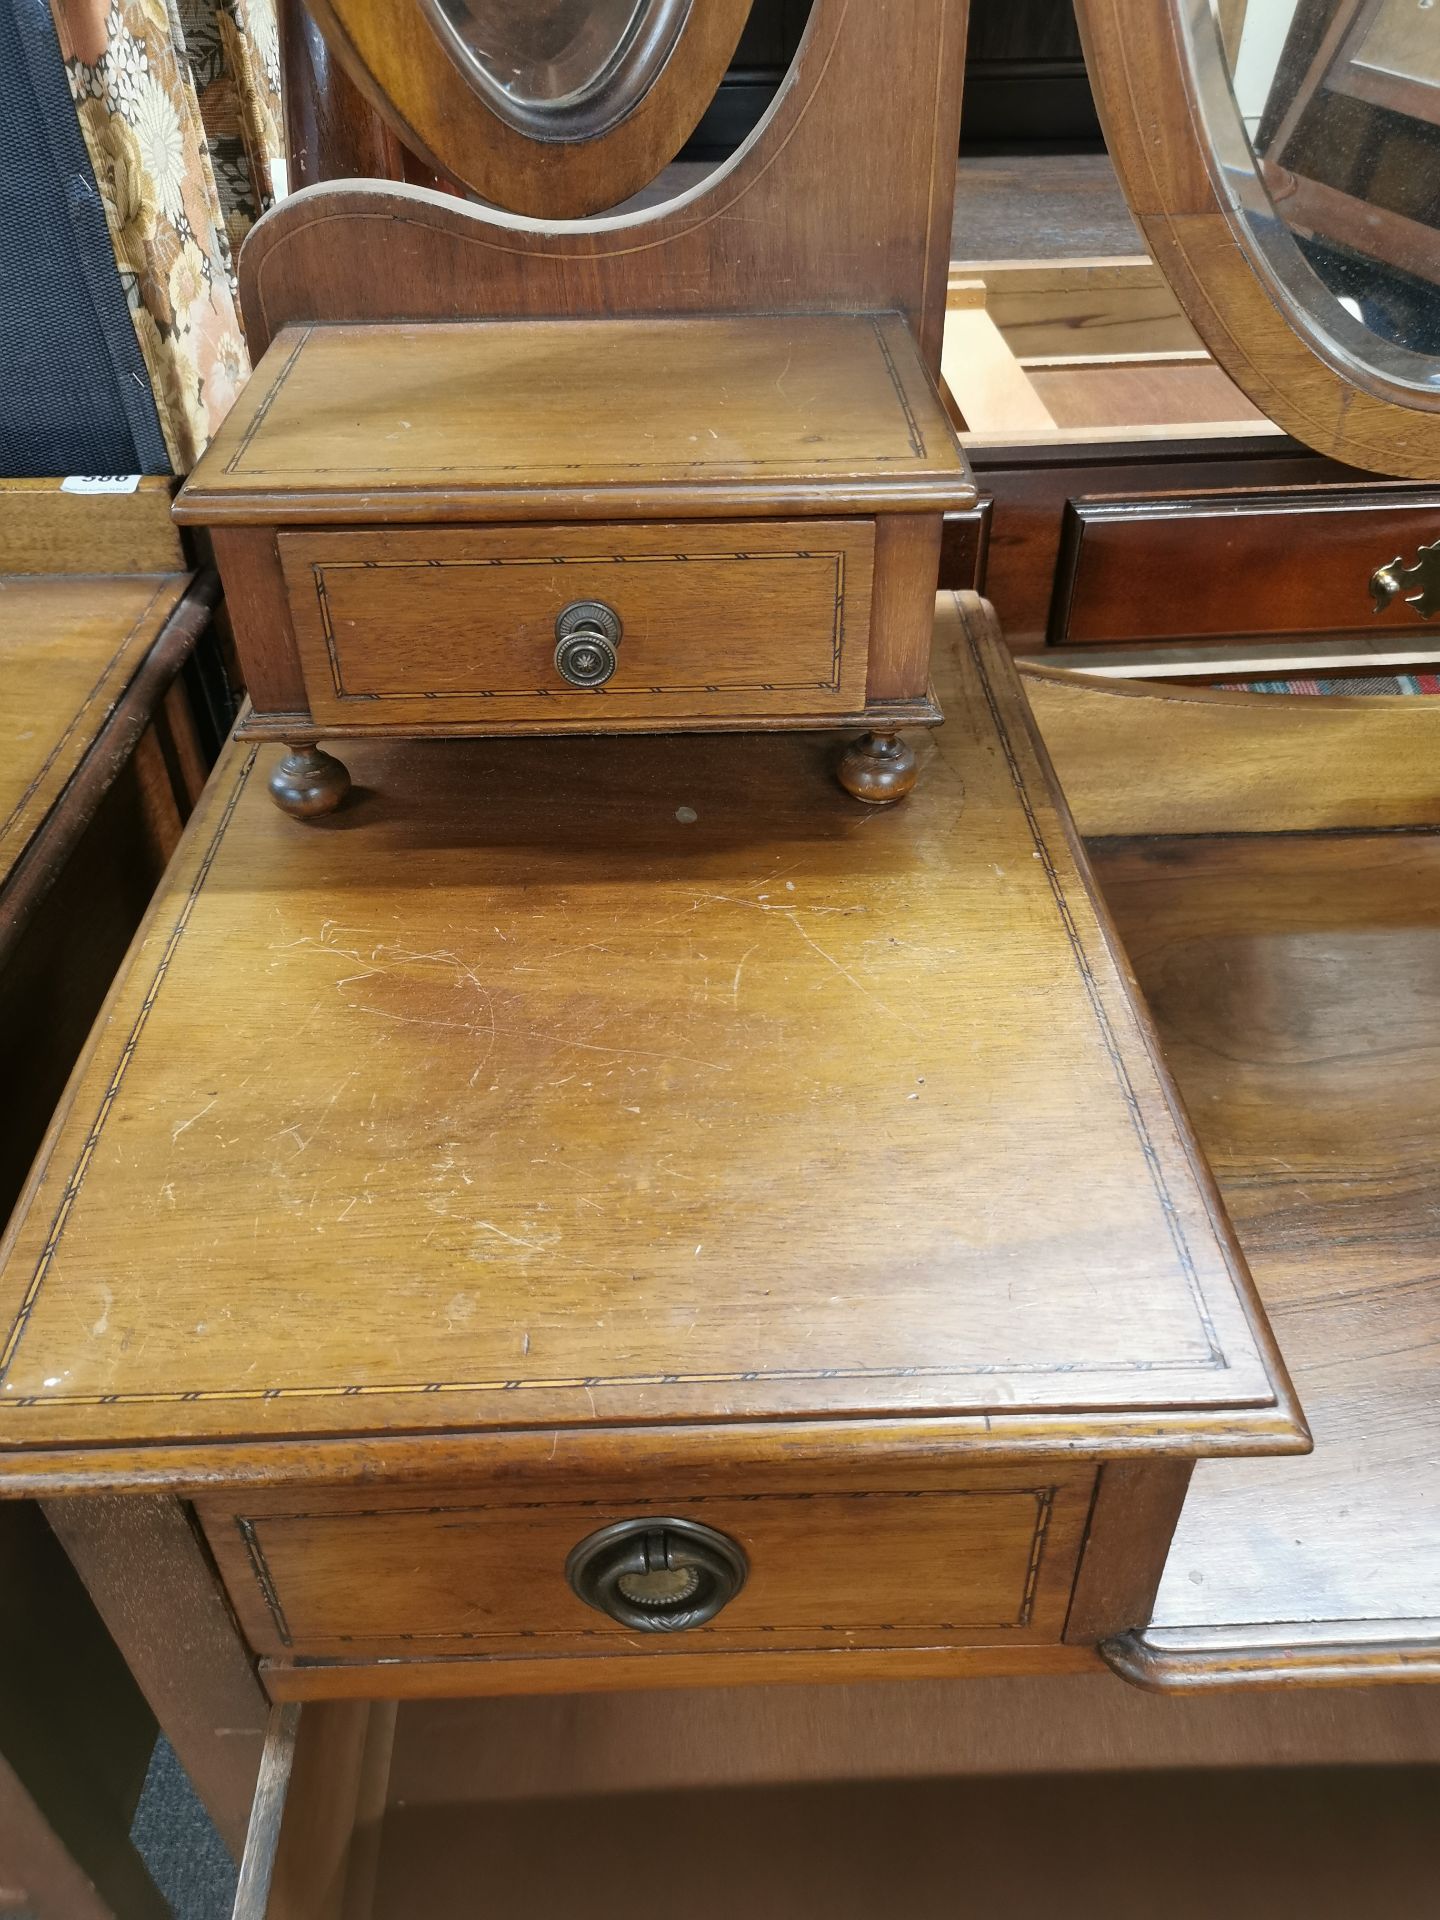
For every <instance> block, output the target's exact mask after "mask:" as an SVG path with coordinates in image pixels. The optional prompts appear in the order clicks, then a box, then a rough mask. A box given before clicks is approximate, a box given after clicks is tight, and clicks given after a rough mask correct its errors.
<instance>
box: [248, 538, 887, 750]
mask: <svg viewBox="0 0 1440 1920" xmlns="http://www.w3.org/2000/svg"><path fill="white" fill-rule="evenodd" d="M278 546H279V552H280V559H281V565H282V567H283V569H284V574H285V584H286V590H287V593H288V597H289V602H290V610H291V618H292V620H293V622H294V627H295V636H296V641H297V644H298V647H299V652H300V661H301V667H302V671H303V673H304V676H305V689H306V692H307V694H308V696H309V703H310V711H311V713H312V714H313V715H314V716H315V718H316V719H317V720H319V721H322V722H327V723H340V724H348V723H355V722H362V723H364V722H371V721H379V722H391V723H397V724H406V725H420V726H432V725H434V724H435V723H436V721H437V719H444V720H447V721H449V722H454V723H459V724H476V723H484V722H485V721H487V720H490V721H506V720H511V721H513V720H540V721H545V722H547V723H549V724H551V725H561V726H565V725H572V724H573V725H575V726H577V727H579V728H582V729H594V728H597V727H603V728H608V727H610V726H611V725H612V724H614V723H615V722H617V721H621V720H653V719H663V718H666V717H670V718H674V719H683V718H685V717H686V716H687V715H688V716H691V717H696V716H701V717H703V716H714V717H716V718H728V717H732V716H737V715H745V714H752V715H763V714H765V713H782V712H783V713H787V714H790V713H794V712H797V711H804V712H813V713H816V714H825V713H834V714H844V713H847V712H857V711H859V710H860V709H861V708H863V706H864V704H865V686H866V661H867V656H868V651H869V639H870V599H871V579H872V575H873V572H874V551H875V529H874V524H873V522H870V521H864V520H855V521H843V520H840V521H827V520H812V521H800V522H791V521H782V522H778V523H766V524H755V523H750V524H746V523H744V522H736V523H733V524H722V525H718V526H715V525H709V524H691V525H688V526H687V525H684V524H680V525H669V526H666V525H658V526H651V525H638V526H624V525H616V526H597V527H575V526H570V527H563V526H561V527H491V528H439V527H416V528H403V529H397V530H394V531H382V530H380V529H366V530H363V531H345V532H330V531H315V532H311V531H305V532H295V533H282V534H281V535H280V536H279V540H278ZM587 604H598V605H599V606H600V607H601V608H603V609H606V610H609V611H611V612H612V613H613V615H614V616H615V619H616V623H617V625H618V627H619V630H620V631H619V637H618V644H617V645H616V647H615V651H614V655H613V663H614V664H613V671H612V672H611V673H610V674H609V676H608V677H607V678H606V679H605V680H604V682H603V684H600V685H594V686H577V685H574V684H572V683H571V681H570V680H568V679H567V678H566V676H565V675H564V673H563V672H562V671H561V668H560V666H559V665H558V664H557V659H556V652H557V639H558V637H559V632H558V623H559V622H560V620H561V617H562V615H564V614H565V612H566V609H567V608H577V609H578V608H583V607H584V606H586V605H587ZM398 633H403V634H405V636H406V644H405V645H404V646H403V647H397V646H396V644H395V637H396V635H397V634H398Z"/></svg>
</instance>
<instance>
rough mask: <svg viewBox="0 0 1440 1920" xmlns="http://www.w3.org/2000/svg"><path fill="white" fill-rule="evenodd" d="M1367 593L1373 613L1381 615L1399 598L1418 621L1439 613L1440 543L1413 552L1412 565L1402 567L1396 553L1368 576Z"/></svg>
mask: <svg viewBox="0 0 1440 1920" xmlns="http://www.w3.org/2000/svg"><path fill="white" fill-rule="evenodd" d="M1370 591H1371V593H1372V594H1373V595H1374V599H1375V611H1376V613H1383V612H1384V611H1385V609H1386V607H1388V606H1389V604H1390V602H1391V601H1392V600H1394V599H1396V598H1397V597H1398V596H1403V597H1404V600H1405V604H1406V605H1407V606H1410V607H1414V609H1415V611H1416V612H1417V613H1418V614H1419V615H1420V618H1421V619H1422V620H1428V619H1430V618H1431V616H1432V615H1433V614H1437V613H1440V540H1437V541H1435V543H1434V544H1433V546H1428V547H1420V548H1418V549H1417V550H1416V554H1415V564H1414V566H1411V567H1407V566H1405V565H1403V564H1402V562H1401V559H1400V556H1399V554H1398V553H1397V554H1396V556H1395V558H1394V559H1393V560H1391V561H1389V562H1388V563H1387V564H1386V565H1385V566H1383V567H1377V568H1376V569H1375V571H1374V573H1372V574H1371V576H1370Z"/></svg>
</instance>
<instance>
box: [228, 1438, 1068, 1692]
mask: <svg viewBox="0 0 1440 1920" xmlns="http://www.w3.org/2000/svg"><path fill="white" fill-rule="evenodd" d="M1093 1486H1094V1475H1093V1472H1091V1473H1085V1472H1082V1473H1076V1474H1069V1475H1062V1476H1056V1475H1055V1474H1054V1473H1053V1472H1051V1471H1047V1470H1045V1469H1041V1470H1040V1471H1039V1472H1036V1471H1033V1470H1030V1469H1026V1468H1016V1469H1013V1470H1004V1471H1002V1470H994V1471H990V1472H986V1473H978V1474H970V1475H959V1476H954V1477H953V1478H952V1482H951V1484H948V1485H946V1486H943V1487H937V1488H933V1489H926V1490H924V1491H922V1492H896V1491H892V1490H889V1489H885V1488H879V1489H875V1490H865V1491H834V1492H831V1491H822V1492H815V1493H808V1492H806V1493H760V1494H751V1495H730V1494H724V1495H714V1494H708V1493H707V1494H701V1495H698V1496H687V1495H686V1494H684V1493H683V1492H677V1493H674V1494H672V1495H671V1496H670V1497H669V1498H666V1499H655V1500H650V1499H637V1498H635V1497H634V1496H633V1495H631V1494H629V1493H625V1492H623V1491H622V1492H620V1493H617V1494H615V1495H614V1496H613V1497H609V1498H603V1499H596V1498H592V1497H589V1496H588V1495H587V1497H584V1498H577V1499H572V1500H566V1499H556V1500H553V1501H545V1502H538V1501H533V1500H526V1499H523V1498H519V1497H517V1496H516V1495H514V1494H513V1493H512V1494H509V1495H508V1496H507V1495H504V1494H500V1495H494V1494H484V1493H478V1494H477V1493H471V1492H457V1491H454V1490H441V1491H436V1490H433V1489H432V1490H427V1491H424V1492H415V1493H411V1494H384V1493H380V1494H377V1493H376V1492H375V1491H374V1490H369V1489H367V1490H363V1491H360V1492H358V1493H333V1494H327V1495H324V1496H322V1497H319V1498H313V1499H310V1500H306V1499H305V1498H304V1497H303V1495H302V1496H300V1497H296V1496H295V1495H294V1494H291V1495H290V1496H288V1497H287V1496H278V1495H270V1496H262V1497H260V1498H259V1499H258V1501H256V1502H254V1503H251V1504H249V1505H247V1506H246V1507H244V1508H241V1509H240V1510H238V1511H236V1510H234V1509H233V1508H231V1507H226V1506H220V1505H218V1504H216V1503H210V1502H202V1503H200V1506H199V1512H200V1516H201V1519H202V1522H203V1524H204V1527H205V1530H206V1534H207V1536H208V1538H209V1540H210V1544H211V1546H212V1548H213V1550H214V1552H215V1556H216V1559H217V1560H218V1561H219V1563H220V1567H221V1571H222V1573H223V1574H224V1576H225V1580H226V1585H227V1587H228V1589H229V1592H230V1596H231V1599H232V1601H233V1603H234V1605H235V1608H236V1611H237V1613H238V1614H239V1616H240V1620H241V1624H242V1626H243V1627H244V1629H245V1632H246V1635H247V1637H248V1638H249V1640H250V1642H251V1644H252V1645H253V1646H254V1647H255V1648H256V1650H257V1651H258V1652H259V1653H261V1654H262V1655H263V1656H265V1657H267V1658H268V1659H269V1660H271V1661H273V1662H280V1663H282V1665H283V1663H287V1662H293V1661H297V1660H299V1661H303V1662H305V1663H306V1664H307V1665H309V1664H310V1663H313V1662H316V1661H319V1662H323V1663H325V1664H327V1665H332V1666H335V1667H337V1668H340V1669H342V1670H341V1671H339V1672H337V1673H336V1675H335V1682H336V1683H337V1684H335V1685H334V1686H332V1688H331V1689H329V1690H334V1691H350V1690H352V1688H351V1687H347V1685H346V1683H345V1676H344V1673H343V1667H344V1665H346V1664H354V1663H356V1662H374V1661H385V1662H387V1663H393V1662H395V1661H397V1660H399V1661H401V1662H417V1663H418V1662H422V1661H424V1660H425V1659H427V1658H434V1657H436V1656H441V1657H445V1656H448V1657H451V1658H454V1657H462V1658H465V1659H467V1660H470V1661H474V1662H477V1663H479V1662H480V1661H482V1660H483V1658H484V1656H485V1655H487V1654H493V1655H496V1656H500V1657H501V1658H503V1659H506V1660H507V1661H508V1662H511V1663H513V1660H514V1658H515V1657H516V1656H517V1655H519V1656H528V1657H529V1658H530V1659H531V1660H534V1661H537V1662H538V1661H543V1659H544V1657H545V1656H546V1655H547V1654H548V1655H566V1654H575V1655H592V1656H593V1655H601V1656H603V1655H610V1656H618V1657H619V1658H620V1659H622V1660H624V1661H625V1663H626V1665H627V1666H630V1667H632V1668H634V1667H635V1666H636V1665H637V1664H638V1662H640V1661H644V1662H647V1663H648V1662H649V1661H650V1660H652V1659H653V1658H655V1657H657V1656H659V1657H663V1656H664V1655H665V1654H666V1653H667V1652H668V1653H670V1654H675V1653H686V1652H688V1653H695V1652H712V1653H713V1652H724V1651H744V1650H765V1649H772V1650H775V1651H779V1650H782V1649H785V1648H795V1649H807V1648H808V1649H815V1650H820V1649H824V1648H834V1647H841V1648H846V1649H850V1650H855V1649H857V1648H860V1647H865V1646H873V1647H905V1646H933V1645H934V1644H935V1643H936V1641H937V1639H942V1640H943V1641H944V1643H945V1644H947V1645H961V1646H963V1645H967V1644H972V1645H994V1644H996V1643H1000V1644H1019V1645H1030V1646H1033V1645H1036V1644H1052V1645H1053V1644H1055V1643H1058V1641H1059V1640H1060V1638H1061V1635H1062V1633H1063V1630H1064V1625H1065V1616H1066V1610H1067V1608H1068V1605H1069V1599H1070V1592H1071V1587H1072V1585H1073V1582H1074V1576H1075V1567H1076V1561H1077V1558H1078V1555H1079V1550H1080V1542H1081V1536H1082V1534H1083V1532H1084V1529H1085V1523H1086V1518H1087V1516H1088V1513H1089V1510H1090V1500H1091V1493H1092V1490H1093ZM671 1518H676V1519H682V1520H686V1521H689V1522H692V1523H698V1524H699V1525H701V1526H703V1527H705V1528H709V1529H713V1530H714V1531H715V1532H716V1533H718V1534H720V1535H721V1536H723V1538H724V1539H725V1540H727V1541H730V1542H733V1543H734V1545H735V1546H736V1547H738V1548H739V1550H740V1553H741V1554H742V1555H743V1557H744V1562H745V1564H746V1578H745V1580H744V1584H743V1586H741V1588H740V1590H739V1591H738V1593H736V1594H735V1595H734V1597H733V1598H732V1599H730V1600H729V1601H728V1603H726V1604H724V1605H722V1606H721V1607H720V1609H719V1611H718V1612H717V1613H716V1615H715V1617H714V1618H713V1619H711V1620H709V1621H706V1622H704V1623H703V1624H697V1625H694V1626H690V1627H686V1628H684V1629H682V1630H679V1631H654V1630H652V1631H649V1632H646V1631H643V1630H641V1631H637V1630H636V1629H635V1628H633V1627H630V1626H627V1625H626V1624H624V1623H621V1622H617V1621H615V1620H612V1619H610V1618H607V1616H606V1615H605V1614H604V1613H602V1612H600V1611H599V1610H598V1609H597V1608H596V1607H594V1606H591V1605H587V1604H586V1603H585V1602H584V1601H583V1600H581V1599H580V1598H579V1597H578V1596H577V1595H576V1593H574V1592H573V1591H572V1590H571V1586H570V1584H569V1581H568V1579H567V1571H566V1563H567V1559H568V1557H569V1556H570V1554H571V1552H572V1550H573V1549H575V1548H576V1547H577V1546H578V1545H579V1544H580V1543H581V1542H583V1541H585V1540H587V1539H588V1538H589V1537H590V1536H592V1535H594V1534H595V1533H597V1532H598V1531H599V1530H600V1529H602V1528H606V1527H611V1526H613V1525H615V1524H616V1523H618V1522H624V1521H627V1520H642V1521H643V1520H650V1521H653V1522H656V1523H658V1522H661V1521H664V1520H667V1519H671ZM271 1677H272V1685H273V1690H274V1691H275V1693H276V1694H277V1695H281V1696H283V1695H284V1693H285V1692H286V1686H285V1675H284V1673H283V1671H281V1670H280V1669H277V1668H274V1667H272V1669H271ZM314 1680H315V1676H314V1674H313V1672H312V1675H311V1684H310V1685H308V1686H307V1689H306V1690H307V1691H326V1690H327V1689H326V1688H325V1687H324V1685H323V1683H322V1684H321V1685H320V1686H319V1687H316V1686H315V1685H314V1684H313V1682H314ZM642 1683H643V1682H642ZM384 1690H385V1691H386V1692H395V1693H399V1694H404V1693H405V1692H407V1691H410V1690H412V1689H410V1688H407V1685H406V1678H405V1673H404V1669H403V1667H402V1668H401V1669H400V1670H399V1671H398V1672H397V1671H396V1670H395V1668H394V1667H393V1666H389V1667H388V1669H387V1672H386V1675H385V1679H384ZM414 1690H419V1689H418V1688H417V1689H414ZM479 1690H480V1691H484V1690H485V1689H484V1683H483V1678H482V1680H481V1683H480V1689H479Z"/></svg>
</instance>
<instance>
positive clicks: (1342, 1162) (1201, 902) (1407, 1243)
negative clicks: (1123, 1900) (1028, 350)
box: [1100, 834, 1440, 1685]
mask: <svg viewBox="0 0 1440 1920" xmlns="http://www.w3.org/2000/svg"><path fill="white" fill-rule="evenodd" d="M1100 872H1101V875H1102V878H1103V881H1104V885H1105V889H1106V895H1107V898H1108V899H1109V901H1110V904H1111V907H1112V909H1113V911H1114V912H1115V914H1116V917H1117V920H1118V922H1119V925H1120V928H1121V931H1122V934H1123V936H1124V938H1125V941H1126V945H1127V948H1128V950H1129V952H1130V954H1131V957H1132V959H1133V961H1134V964H1135V968H1136V971H1137V973H1138V975H1139V978H1140V981H1141V984H1142V986H1143V987H1144V989H1145V992H1146V995H1147V998H1148V999H1149V1001H1150V1004H1151V1005H1152V1006H1153V1008H1154V1010H1155V1013H1156V1016H1157V1019H1158V1020H1159V1022H1160V1025H1161V1031H1162V1033H1163V1035H1164V1039H1165V1047H1166V1054H1167V1057H1168V1058H1169V1059H1170V1060H1171V1062H1172V1063H1173V1065H1174V1067H1175V1071H1176V1074H1177V1076H1178V1077H1179V1079H1180V1082H1181V1085H1182V1086H1183V1087H1184V1089H1185V1092H1186V1094H1187V1096H1188V1098H1189V1100H1190V1102H1191V1105H1192V1109H1193V1111H1194V1113H1195V1115H1196V1120H1197V1124H1198V1126H1199V1128H1200V1132H1201V1137H1202V1139H1203V1140H1204V1143H1205V1146H1206V1149H1207V1152H1208V1154H1209V1157H1210V1160H1211V1163H1212V1164H1213V1166H1214V1168H1215V1171H1216V1174H1217V1176H1218V1178H1219V1180H1220V1182H1221V1185H1222V1188H1223V1190H1224V1192H1225V1195H1226V1198H1227V1201H1228V1203H1229V1206H1230V1209H1231V1211H1232V1213H1233V1215H1234V1217H1235V1221H1236V1225H1237V1229H1238V1230H1239V1232H1240V1233H1241V1235H1242V1238H1243V1240H1244V1243H1245V1246H1246V1249H1247V1252H1248V1253H1249V1256H1250V1259H1251V1262H1252V1264H1253V1266H1254V1270H1255V1274H1256V1278H1257V1280H1258V1282H1259V1284H1260V1286H1261V1289H1262V1291H1263V1293H1264V1296H1265V1299H1266V1302H1267V1305H1268V1307H1269V1310H1270V1313H1271V1316H1272V1318H1273V1320H1274V1322H1275V1325H1276V1329H1277V1332H1278V1333H1279V1336H1280V1338H1281V1340H1282V1341H1283V1343H1284V1347H1285V1352H1286V1355H1287V1357H1288V1359H1289V1361H1290V1363H1291V1365H1292V1366H1293V1368H1294V1370H1295V1374H1296V1379H1297V1383H1298V1385H1299V1388H1300V1391H1301V1393H1302V1395H1303V1397H1304V1401H1305V1405H1306V1407H1307V1410H1308V1412H1309V1416H1310V1419H1311V1422H1312V1425H1313V1427H1314V1431H1315V1442H1316V1444H1315V1452H1314V1455H1313V1456H1312V1458H1311V1459H1310V1460H1309V1461H1306V1462H1304V1463H1301V1462H1291V1463H1289V1464H1288V1465H1287V1467H1286V1469H1285V1470H1284V1471H1283V1472H1278V1473H1272V1472H1270V1471H1268V1470H1267V1469H1266V1467H1265V1466H1264V1465H1263V1464H1261V1463H1258V1462H1257V1463H1252V1464H1250V1465H1247V1466H1246V1467H1243V1468H1239V1469H1234V1470H1232V1469H1230V1468H1224V1467H1220V1466H1214V1467H1205V1468H1203V1469H1201V1470H1199V1471H1197V1473H1196V1476H1195V1479H1194V1481H1193V1482H1192V1486H1191V1493H1190V1497H1189V1499H1188V1501H1187V1503H1186V1507H1185V1511H1184V1514H1183V1516H1182V1518H1181V1521H1180V1527H1179V1531H1178V1533H1177V1535H1176V1541H1175V1547H1174V1551H1173V1553H1172V1555H1171V1559H1170V1562H1169V1564H1168V1566H1167V1569H1166V1574H1165V1579H1164V1581H1163V1582H1162V1585H1161V1588H1160V1593H1159V1597H1158V1599H1157V1601H1156V1606H1155V1614H1154V1621H1153V1629H1154V1639H1153V1644H1152V1643H1151V1637H1150V1636H1149V1635H1147V1636H1146V1646H1147V1647H1148V1649H1149V1651H1148V1654H1147V1652H1146V1648H1142V1649H1141V1659H1142V1662H1143V1661H1144V1660H1146V1659H1148V1661H1149V1664H1150V1670H1151V1673H1152V1676H1153V1675H1154V1673H1155V1672H1156V1671H1157V1669H1158V1670H1159V1671H1160V1672H1161V1673H1162V1674H1164V1675H1165V1677H1167V1679H1168V1682H1169V1683H1171V1684H1177V1685H1179V1684H1184V1683H1185V1682H1186V1680H1187V1678H1189V1679H1192V1680H1194V1681H1196V1682H1197V1683H1200V1682H1205V1681H1210V1682H1214V1681H1215V1680H1216V1679H1217V1678H1220V1679H1224V1680H1226V1681H1228V1682H1229V1683H1230V1684H1236V1683H1243V1682H1244V1681H1246V1680H1247V1679H1249V1680H1251V1681H1254V1682H1256V1683H1259V1684H1265V1683H1274V1682H1275V1681H1277V1680H1286V1679H1289V1680H1304V1679H1306V1678H1309V1679H1312V1680H1320V1679H1331V1680H1333V1679H1336V1678H1345V1677H1349V1678H1351V1679H1353V1680H1357V1681H1360V1682H1376V1681H1378V1680H1381V1679H1383V1678H1386V1677H1390V1676H1388V1675H1387V1672H1386V1669H1387V1666H1388V1668H1389V1669H1390V1673H1391V1675H1394V1676H1398V1677H1409V1678H1424V1677H1433V1675H1434V1673H1435V1671H1436V1654H1435V1649H1436V1645H1437V1641H1440V1634H1437V1631H1436V1627H1435V1625H1434V1622H1435V1619H1436V1616H1437V1614H1440V1505H1437V1501H1436V1497H1435V1494H1436V1488H1435V1475H1434V1471H1433V1462H1434V1456H1435V1450H1436V1445H1437V1415H1436V1402H1435V1396H1434V1393H1433V1391H1432V1387H1433V1378H1434V1367H1435V1359H1436V1352H1437V1345H1440V1314H1437V1307H1440V1293H1437V1284H1436V1278H1435V1275H1436V1225H1435V1214H1434V1208H1433V1198H1434V1193H1433V1177H1432V1176H1433V1166H1432V1161H1433V1153H1432V1150H1431V1143H1432V1142H1433V1139H1434V1137H1435V1132H1436V1126H1437V1122H1440V1095H1437V1089H1440V1078H1437V1075H1436V1072H1435V1041H1434V1035H1435V1031H1436V1025H1435V1016H1436V1011H1437V1009H1436V1005H1435V1001H1436V984H1435V983H1436V979H1437V973H1436V969H1435V964H1434V962H1435V955H1436V952H1437V949H1440V841H1437V839H1436V837H1435V836H1434V835H1433V834H1405V835H1395V836H1380V835H1347V836H1341V837H1333V838H1332V837H1325V836H1320V837H1314V838H1295V837H1291V836H1287V837H1283V838H1270V837H1252V838H1245V839H1219V840H1204V839H1200V840H1186V841H1174V842H1169V843H1163V842H1162V843H1158V844H1157V843H1143V844H1133V845H1128V846H1127V845H1123V844H1122V845H1117V846H1115V847H1113V848H1109V849H1107V850H1105V851H1104V853H1103V855H1102V856H1101V858H1100ZM1120 1657H1122V1658H1123V1657H1124V1653H1123V1650H1121V1656H1120ZM1135 1677H1143V1675H1141V1674H1140V1673H1138V1672H1137V1674H1136V1676H1135Z"/></svg>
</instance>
